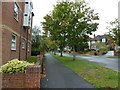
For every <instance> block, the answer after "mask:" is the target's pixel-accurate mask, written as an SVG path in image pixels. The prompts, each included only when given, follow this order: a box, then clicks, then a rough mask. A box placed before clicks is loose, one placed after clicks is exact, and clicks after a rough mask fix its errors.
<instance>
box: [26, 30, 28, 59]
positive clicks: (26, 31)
mask: <svg viewBox="0 0 120 90" xmlns="http://www.w3.org/2000/svg"><path fill="white" fill-rule="evenodd" d="M27 55H28V28H26V60H27Z"/></svg>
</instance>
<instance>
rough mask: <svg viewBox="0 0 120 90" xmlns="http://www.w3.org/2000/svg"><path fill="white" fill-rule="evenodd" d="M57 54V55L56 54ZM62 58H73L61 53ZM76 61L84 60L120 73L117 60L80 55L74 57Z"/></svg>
mask: <svg viewBox="0 0 120 90" xmlns="http://www.w3.org/2000/svg"><path fill="white" fill-rule="evenodd" d="M57 54H59V53H57ZM63 56H67V57H73V55H71V54H65V53H63ZM76 60H84V61H87V62H91V63H94V64H97V65H101V66H104V67H107V68H110V69H113V70H116V71H120V70H118V67H120V65H119V64H118V58H106V56H92V55H91V56H80V55H76Z"/></svg>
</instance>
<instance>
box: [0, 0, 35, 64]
mask: <svg viewBox="0 0 120 90" xmlns="http://www.w3.org/2000/svg"><path fill="white" fill-rule="evenodd" d="M32 9H33V4H32V2H31V1H28V2H2V64H5V63H6V62H7V61H9V60H11V59H15V58H18V59H19V60H26V59H28V58H29V57H30V56H31V33H32V21H33V20H32V19H33V16H34V14H33V12H32Z"/></svg>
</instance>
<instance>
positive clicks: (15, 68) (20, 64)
mask: <svg viewBox="0 0 120 90" xmlns="http://www.w3.org/2000/svg"><path fill="white" fill-rule="evenodd" d="M30 65H34V63H29V62H26V61H19V60H18V59H13V60H11V61H8V63H6V64H4V65H2V66H1V67H0V72H1V73H20V72H21V73H25V71H26V70H25V68H26V67H27V66H30Z"/></svg>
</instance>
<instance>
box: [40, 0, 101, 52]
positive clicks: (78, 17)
mask: <svg viewBox="0 0 120 90" xmlns="http://www.w3.org/2000/svg"><path fill="white" fill-rule="evenodd" d="M44 20H45V21H44V22H42V24H43V28H44V31H45V32H46V33H48V32H49V34H50V36H51V37H52V40H58V41H59V46H60V49H61V51H62V50H63V48H64V47H65V46H70V47H72V48H73V50H75V48H76V47H78V46H79V45H80V44H85V43H86V42H87V41H88V38H89V36H88V35H89V34H92V32H94V31H96V29H97V26H98V23H96V22H95V20H99V18H98V13H94V10H93V9H91V8H90V7H89V6H88V5H87V3H86V2H85V1H84V0H81V1H76V2H72V1H67V0H66V1H62V2H59V3H57V5H55V6H54V10H53V11H52V12H51V13H50V14H48V15H46V16H45V17H44Z"/></svg>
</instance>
